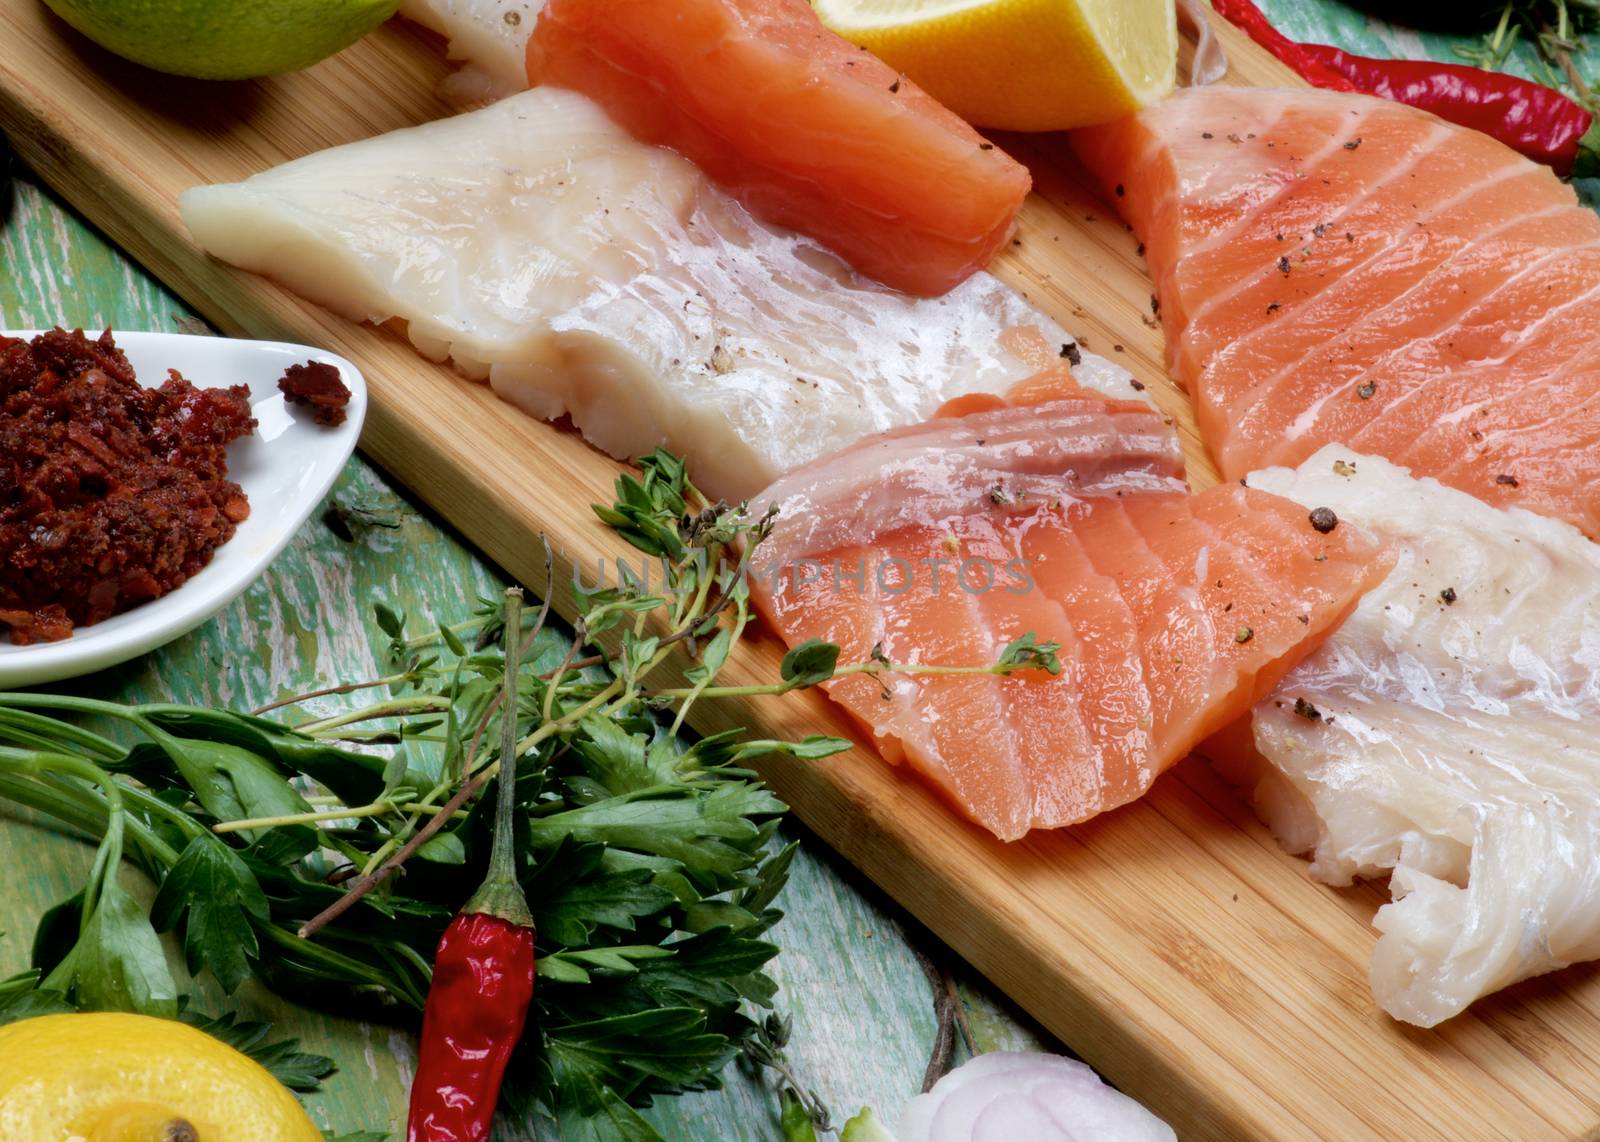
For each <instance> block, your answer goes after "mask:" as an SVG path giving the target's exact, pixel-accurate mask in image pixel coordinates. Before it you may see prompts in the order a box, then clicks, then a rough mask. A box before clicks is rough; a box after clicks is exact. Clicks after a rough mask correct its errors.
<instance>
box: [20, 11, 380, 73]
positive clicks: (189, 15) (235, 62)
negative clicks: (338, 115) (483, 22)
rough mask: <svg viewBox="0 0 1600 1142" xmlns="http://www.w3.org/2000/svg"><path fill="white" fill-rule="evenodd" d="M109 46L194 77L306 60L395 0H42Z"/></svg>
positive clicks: (367, 26) (357, 34) (358, 33)
mask: <svg viewBox="0 0 1600 1142" xmlns="http://www.w3.org/2000/svg"><path fill="white" fill-rule="evenodd" d="M45 3H47V4H49V5H50V7H51V8H52V9H54V10H55V13H56V15H58V16H60V17H61V18H62V19H63V20H65V21H66V22H67V23H69V24H71V25H72V26H73V27H74V28H77V29H78V31H80V32H82V33H83V34H84V35H86V36H88V37H89V38H90V39H91V40H93V41H94V42H95V43H97V44H99V45H100V46H101V47H103V48H105V49H106V50H107V51H111V52H115V53H116V54H117V55H119V56H123V57H124V58H126V59H131V60H133V61H134V62H135V63H141V64H143V65H144V66H145V67H150V68H154V69H155V70H157V71H165V72H170V73H172V74H173V75H188V76H194V77H195V78H197V79H250V78H253V77H255V76H258V75H278V74H281V73H282V72H286V71H298V70H299V69H300V68H302V67H310V66H311V65H312V64H314V63H316V62H317V61H318V60H321V59H326V58H327V57H328V56H331V55H332V54H333V53H334V52H336V51H339V50H340V49H342V48H346V47H349V46H350V45H351V44H353V43H355V42H356V41H357V40H359V39H360V38H361V37H362V36H364V35H366V34H367V33H368V32H370V31H372V29H373V28H376V27H377V26H378V25H379V24H381V23H383V21H385V20H387V19H388V18H389V17H390V16H392V15H393V14H394V10H395V8H396V7H397V6H398V4H399V0H45Z"/></svg>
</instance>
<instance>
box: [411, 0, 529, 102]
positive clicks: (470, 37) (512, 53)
mask: <svg viewBox="0 0 1600 1142" xmlns="http://www.w3.org/2000/svg"><path fill="white" fill-rule="evenodd" d="M543 7H544V0H400V15H402V16H404V17H406V19H408V20H415V21H416V22H417V23H419V24H421V25H422V26H423V27H425V28H431V29H433V30H434V31H435V32H438V33H439V34H440V35H441V36H444V37H445V38H446V39H447V40H449V41H450V58H451V59H453V60H463V61H465V62H466V64H467V66H466V67H465V68H463V69H462V70H461V71H459V72H457V73H456V74H455V76H453V77H452V78H451V80H450V82H449V89H450V91H451V93H452V94H454V95H456V96H458V97H459V98H461V99H463V100H468V99H499V98H502V97H504V96H507V95H511V94H513V93H515V92H518V91H522V90H523V89H524V88H526V87H527V86H528V37H530V36H532V35H533V25H534V22H535V21H536V20H538V18H539V9H541V8H543Z"/></svg>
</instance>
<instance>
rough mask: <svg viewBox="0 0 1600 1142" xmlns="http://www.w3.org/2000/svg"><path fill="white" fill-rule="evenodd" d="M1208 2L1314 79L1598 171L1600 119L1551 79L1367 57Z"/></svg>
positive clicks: (1232, 2)
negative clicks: (1306, 40) (1299, 39)
mask: <svg viewBox="0 0 1600 1142" xmlns="http://www.w3.org/2000/svg"><path fill="white" fill-rule="evenodd" d="M1212 6H1213V7H1215V8H1216V10H1217V12H1218V13H1219V14H1220V15H1222V16H1225V17H1226V18H1227V19H1229V20H1231V21H1232V22H1233V23H1235V24H1237V25H1238V26H1239V27H1240V28H1242V29H1244V30H1245V31H1246V32H1248V33H1249V34H1250V38H1251V39H1253V40H1254V41H1255V42H1256V43H1258V44H1260V45H1261V46H1262V47H1264V48H1266V49H1267V51H1269V52H1271V53H1272V54H1273V55H1274V56H1276V57H1277V58H1278V59H1279V60H1281V61H1283V62H1284V63H1286V64H1288V65H1289V66H1290V67H1291V68H1293V69H1294V70H1295V71H1296V72H1297V73H1298V74H1299V75H1300V78H1302V79H1304V80H1305V81H1306V82H1307V83H1309V84H1311V85H1312V86H1313V87H1323V88H1327V89H1329V90H1333V91H1358V92H1363V93H1365V94H1367V95H1376V96H1379V97H1381V98H1383V99H1391V100H1393V101H1394V102H1396V103H1406V104H1409V105H1410V106H1412V107H1418V108H1421V109H1422V110H1424V111H1431V112H1433V113H1434V114H1435V115H1437V116H1439V118H1441V119H1445V120H1448V121H1449V122H1451V123H1456V124H1458V125H1460V126H1462V127H1470V128H1472V129H1473V130H1475V131H1482V132H1483V133H1484V134H1485V135H1489V136H1491V137H1492V138H1495V139H1498V140H1500V141H1501V142H1502V143H1504V144H1505V145H1506V146H1508V147H1511V148H1512V149H1513V150H1516V151H1519V152H1521V153H1522V154H1524V155H1526V156H1527V157H1528V158H1530V159H1532V160H1533V161H1534V162H1539V163H1544V164H1545V165H1547V166H1549V167H1552V168H1554V170H1555V172H1556V173H1557V174H1558V175H1561V176H1562V177H1563V178H1566V177H1569V176H1573V175H1576V176H1579V177H1585V178H1586V177H1591V176H1594V175H1600V124H1596V122H1595V118H1594V116H1593V115H1592V114H1591V113H1590V112H1589V111H1588V110H1586V109H1585V108H1584V107H1583V106H1581V105H1580V104H1578V103H1577V102H1575V101H1573V100H1571V99H1569V98H1567V97H1566V96H1565V95H1563V94H1561V92H1559V91H1557V90H1555V89H1554V88H1552V87H1546V86H1545V85H1544V84H1542V83H1533V82H1532V81H1530V80H1526V79H1519V78H1518V77H1516V76H1514V75H1503V74H1501V73H1500V72H1495V71H1484V70H1483V69H1481V68H1476V67H1468V66H1466V65H1465V64H1454V63H1433V62H1431V61H1428V60H1389V59H1372V58H1370V57H1368V56H1358V55H1351V54H1350V53H1349V52H1347V51H1343V50H1342V49H1340V48H1335V47H1329V46H1327V45H1325V44H1301V43H1296V42H1295V41H1293V40H1291V39H1289V38H1288V37H1287V36H1285V35H1284V34H1283V33H1282V32H1280V31H1278V29H1276V28H1274V27H1273V26H1272V24H1271V23H1270V22H1269V21H1268V20H1267V18H1266V16H1264V15H1262V13H1261V9H1259V8H1257V7H1256V6H1255V5H1254V4H1253V3H1251V0H1212Z"/></svg>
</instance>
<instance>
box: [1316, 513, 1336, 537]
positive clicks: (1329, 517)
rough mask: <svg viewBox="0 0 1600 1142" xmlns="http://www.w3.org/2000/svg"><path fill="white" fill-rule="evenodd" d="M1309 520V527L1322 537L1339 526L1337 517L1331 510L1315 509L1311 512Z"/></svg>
mask: <svg viewBox="0 0 1600 1142" xmlns="http://www.w3.org/2000/svg"><path fill="white" fill-rule="evenodd" d="M1310 519H1311V526H1312V527H1313V528H1315V529H1316V530H1317V531H1319V532H1321V533H1322V534H1323V535H1327V534H1328V533H1329V532H1330V531H1332V530H1333V529H1334V528H1336V527H1338V526H1339V517H1338V516H1337V515H1335V514H1334V512H1333V509H1332V508H1316V509H1314V510H1313V511H1312V513H1311V516H1310Z"/></svg>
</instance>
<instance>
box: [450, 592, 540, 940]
mask: <svg viewBox="0 0 1600 1142" xmlns="http://www.w3.org/2000/svg"><path fill="white" fill-rule="evenodd" d="M521 631H522V591H521V590H519V589H518V588H515V587H513V588H511V589H509V590H508V591H506V632H507V633H506V652H505V655H506V663H505V667H506V668H505V679H504V682H505V690H504V693H503V697H502V700H501V703H500V773H499V775H498V777H496V779H495V780H496V785H497V789H498V792H499V795H498V797H497V799H496V801H495V809H494V846H493V847H492V848H491V849H490V850H489V875H488V876H486V877H485V878H484V881H483V886H482V887H481V888H479V889H478V891H477V892H476V893H474V894H473V897H472V899H471V900H469V901H467V905H466V907H465V908H464V909H462V911H464V912H482V913H486V914H487V915H490V916H498V917H499V918H500V919H502V920H504V921H506V922H507V923H509V924H515V925H517V926H518V927H522V928H532V927H533V912H532V911H531V910H530V909H529V908H528V899H527V897H526V896H524V895H523V892H522V885H521V884H520V883H518V881H517V861H516V835H515V823H516V813H517V674H518V667H519V666H520V665H521V662H520V660H521V654H522V639H521V637H520V635H521Z"/></svg>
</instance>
